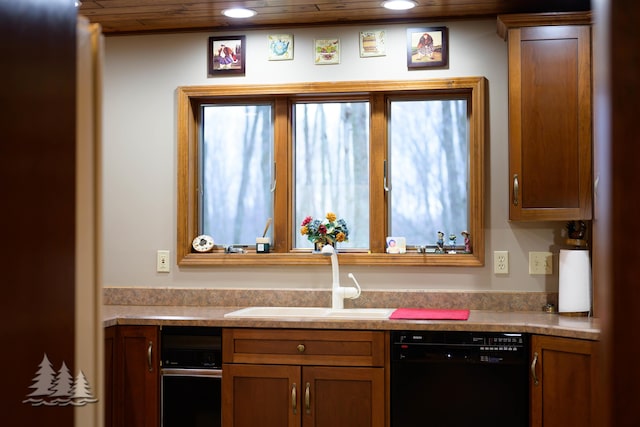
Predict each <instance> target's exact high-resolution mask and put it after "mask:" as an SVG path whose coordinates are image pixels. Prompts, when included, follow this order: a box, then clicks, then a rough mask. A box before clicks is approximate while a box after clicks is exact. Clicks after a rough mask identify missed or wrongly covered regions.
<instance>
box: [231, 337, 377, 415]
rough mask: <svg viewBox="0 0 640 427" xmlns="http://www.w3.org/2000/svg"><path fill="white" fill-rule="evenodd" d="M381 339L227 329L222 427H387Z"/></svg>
mask: <svg viewBox="0 0 640 427" xmlns="http://www.w3.org/2000/svg"><path fill="white" fill-rule="evenodd" d="M384 342H385V333H384V332H380V331H375V332H368V331H324V330H322V331H315V330H314V331H311V330H273V329H272V330H269V329H264V330H263V329H225V330H224V331H223V352H224V356H223V360H224V361H225V363H224V365H223V372H224V374H223V375H224V379H223V393H222V395H223V406H222V425H223V427H253V426H256V425H261V426H267V427H269V426H274V427H275V426H278V427H299V426H302V427H336V426H349V427H385V426H388V420H387V418H388V416H387V411H386V405H385V389H386V388H385V367H384V365H385V345H384Z"/></svg>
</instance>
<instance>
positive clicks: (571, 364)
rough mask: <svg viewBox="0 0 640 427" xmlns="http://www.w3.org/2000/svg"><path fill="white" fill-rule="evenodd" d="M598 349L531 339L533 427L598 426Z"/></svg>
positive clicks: (545, 338)
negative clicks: (596, 420) (596, 414)
mask: <svg viewBox="0 0 640 427" xmlns="http://www.w3.org/2000/svg"><path fill="white" fill-rule="evenodd" d="M595 346H596V342H594V341H587V340H578V339H569V338H559V337H549V336H539V335H533V336H532V339H531V353H532V366H531V370H532V378H531V427H543V426H546V427H553V426H584V427H589V426H595V417H594V414H595V412H594V411H595V408H596V405H597V402H595V398H594V396H595V387H596V385H595V378H596V372H595V369H597V367H596V352H595Z"/></svg>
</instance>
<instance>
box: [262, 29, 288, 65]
mask: <svg viewBox="0 0 640 427" xmlns="http://www.w3.org/2000/svg"><path fill="white" fill-rule="evenodd" d="M267 39H268V42H269V44H268V46H267V47H268V49H269V61H286V60H290V59H293V34H270V35H269V36H267Z"/></svg>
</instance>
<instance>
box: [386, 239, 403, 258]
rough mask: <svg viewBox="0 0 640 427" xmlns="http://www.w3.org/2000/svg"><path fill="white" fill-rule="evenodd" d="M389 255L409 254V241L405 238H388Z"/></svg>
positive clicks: (387, 250)
mask: <svg viewBox="0 0 640 427" xmlns="http://www.w3.org/2000/svg"><path fill="white" fill-rule="evenodd" d="M386 252H387V253H388V254H404V253H406V252H407V239H405V238H404V237H391V236H389V237H387V249H386Z"/></svg>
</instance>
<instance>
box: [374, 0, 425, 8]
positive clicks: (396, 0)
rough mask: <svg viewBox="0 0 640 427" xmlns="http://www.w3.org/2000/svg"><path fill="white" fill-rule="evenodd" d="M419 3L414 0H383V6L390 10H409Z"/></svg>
mask: <svg viewBox="0 0 640 427" xmlns="http://www.w3.org/2000/svg"><path fill="white" fill-rule="evenodd" d="M417 4H418V3H416V2H414V1H412V0H388V1H384V2H382V6H383V7H384V8H385V9H390V10H409V9H413V8H414V7H416V5H417Z"/></svg>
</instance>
